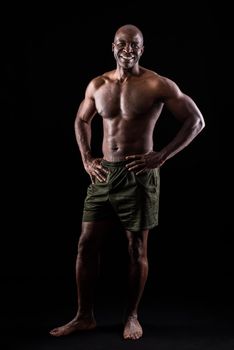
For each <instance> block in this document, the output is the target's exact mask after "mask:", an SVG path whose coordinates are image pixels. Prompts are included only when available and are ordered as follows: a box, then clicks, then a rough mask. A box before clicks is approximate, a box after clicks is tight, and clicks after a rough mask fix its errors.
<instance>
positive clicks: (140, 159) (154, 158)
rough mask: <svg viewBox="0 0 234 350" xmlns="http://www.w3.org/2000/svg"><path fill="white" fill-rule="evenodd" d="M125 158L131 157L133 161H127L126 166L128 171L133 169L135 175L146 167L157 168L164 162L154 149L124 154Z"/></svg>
mask: <svg viewBox="0 0 234 350" xmlns="http://www.w3.org/2000/svg"><path fill="white" fill-rule="evenodd" d="M125 159H126V160H131V159H133V161H132V162H131V163H128V164H127V165H126V167H127V168H128V170H129V171H134V172H135V173H136V175H138V174H140V173H143V172H144V171H146V170H147V169H154V168H158V167H160V166H161V165H162V164H163V163H164V162H165V160H163V158H162V154H161V153H160V152H154V151H152V152H148V153H145V154H134V155H131V156H126V157H125Z"/></svg>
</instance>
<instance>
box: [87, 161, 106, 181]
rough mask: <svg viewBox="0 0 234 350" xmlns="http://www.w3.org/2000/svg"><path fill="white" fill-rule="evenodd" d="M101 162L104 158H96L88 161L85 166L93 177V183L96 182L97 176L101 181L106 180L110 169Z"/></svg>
mask: <svg viewBox="0 0 234 350" xmlns="http://www.w3.org/2000/svg"><path fill="white" fill-rule="evenodd" d="M101 162H102V158H94V159H91V160H89V161H87V162H86V164H85V166H84V167H85V170H86V171H87V173H88V174H89V176H90V178H91V181H92V183H94V180H95V178H97V179H98V180H99V181H100V182H105V181H106V178H107V174H108V173H109V171H108V170H107V169H105V168H104V167H103V166H102V164H101Z"/></svg>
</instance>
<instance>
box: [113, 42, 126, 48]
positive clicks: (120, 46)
mask: <svg viewBox="0 0 234 350" xmlns="http://www.w3.org/2000/svg"><path fill="white" fill-rule="evenodd" d="M115 46H116V47H117V48H118V49H120V48H122V47H124V46H125V43H124V42H118V43H116V44H115Z"/></svg>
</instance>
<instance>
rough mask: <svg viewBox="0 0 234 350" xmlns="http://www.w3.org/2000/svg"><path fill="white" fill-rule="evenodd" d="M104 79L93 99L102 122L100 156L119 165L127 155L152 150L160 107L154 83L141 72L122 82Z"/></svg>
mask: <svg viewBox="0 0 234 350" xmlns="http://www.w3.org/2000/svg"><path fill="white" fill-rule="evenodd" d="M111 73H112V72H110V76H108V75H107V76H105V75H104V79H103V83H102V84H101V85H100V86H99V87H98V88H97V90H96V92H95V94H94V99H95V105H96V109H97V112H98V114H99V115H100V116H102V118H103V132H104V135H103V156H104V159H106V160H108V161H120V160H122V159H124V157H125V156H126V155H130V154H140V153H146V152H149V151H151V150H153V131H154V126H155V123H156V121H157V119H158V117H159V115H160V112H161V110H162V106H163V104H162V103H161V102H160V100H159V99H157V93H156V91H157V82H156V80H155V75H153V74H152V73H151V72H150V71H147V70H142V72H141V74H140V75H139V76H137V77H135V76H131V77H129V79H128V80H127V81H125V82H122V83H121V82H120V81H119V80H116V79H113V77H112V76H111Z"/></svg>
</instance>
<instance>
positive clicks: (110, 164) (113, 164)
mask: <svg viewBox="0 0 234 350" xmlns="http://www.w3.org/2000/svg"><path fill="white" fill-rule="evenodd" d="M127 163H129V160H120V161H118V162H109V161H108V160H105V159H103V160H102V165H103V166H104V167H111V168H112V167H122V166H125V165H126V164H127Z"/></svg>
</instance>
